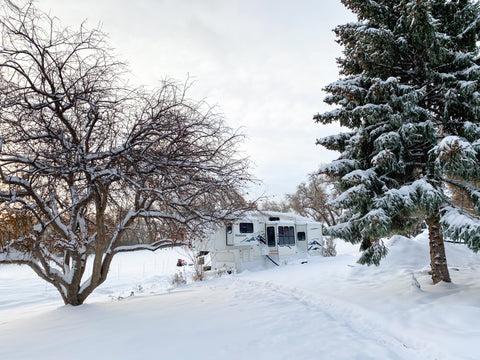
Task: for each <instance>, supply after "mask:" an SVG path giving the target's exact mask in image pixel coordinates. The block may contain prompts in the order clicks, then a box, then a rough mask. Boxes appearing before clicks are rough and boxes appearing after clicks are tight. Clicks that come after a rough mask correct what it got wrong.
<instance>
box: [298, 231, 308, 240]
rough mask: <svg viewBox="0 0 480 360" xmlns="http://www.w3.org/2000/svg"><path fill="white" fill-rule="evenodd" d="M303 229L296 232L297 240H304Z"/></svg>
mask: <svg viewBox="0 0 480 360" xmlns="http://www.w3.org/2000/svg"><path fill="white" fill-rule="evenodd" d="M305 238H306V237H305V231H299V232H297V239H298V241H305Z"/></svg>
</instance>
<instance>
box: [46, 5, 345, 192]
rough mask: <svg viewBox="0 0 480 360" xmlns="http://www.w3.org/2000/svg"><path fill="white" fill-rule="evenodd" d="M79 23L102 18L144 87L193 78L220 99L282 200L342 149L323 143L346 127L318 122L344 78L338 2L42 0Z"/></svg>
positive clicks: (198, 92) (260, 173)
mask: <svg viewBox="0 0 480 360" xmlns="http://www.w3.org/2000/svg"><path fill="white" fill-rule="evenodd" d="M37 6H38V7H39V8H41V9H42V10H44V11H47V12H50V14H51V15H54V16H57V17H59V18H60V19H61V20H62V23H63V24H65V25H69V26H72V27H76V26H78V25H79V24H80V23H81V22H82V21H83V20H85V19H87V20H88V21H87V24H88V25H89V26H90V27H95V26H97V25H98V24H101V26H102V29H103V31H104V32H106V33H107V34H108V35H109V36H110V40H111V45H112V46H113V47H114V48H115V49H116V51H117V53H118V54H119V57H120V59H121V60H125V61H127V62H128V63H129V65H130V69H131V71H132V73H133V74H134V75H135V76H136V79H135V81H136V82H138V84H144V85H147V86H151V87H154V86H156V85H157V84H158V82H159V80H162V79H165V78H173V79H177V80H180V81H182V82H183V81H184V80H185V79H186V78H187V76H190V78H191V79H193V80H194V81H195V84H194V86H193V88H192V91H191V92H190V95H191V97H193V98H195V99H198V100H200V99H204V98H205V99H206V100H207V102H208V103H209V104H211V105H218V106H219V108H220V110H221V112H223V113H224V114H225V118H226V122H227V123H228V124H229V126H231V127H233V128H235V129H237V128H241V129H242V131H243V132H244V133H246V135H247V141H246V143H245V145H244V148H243V150H244V151H245V152H246V154H247V155H248V156H249V157H250V159H251V160H252V162H253V163H254V167H253V169H252V172H253V174H254V175H255V176H256V177H257V178H258V179H260V180H262V181H263V186H261V187H259V188H258V189H256V190H254V191H253V193H256V194H259V193H262V192H264V193H266V194H267V195H273V196H275V199H277V200H279V199H281V198H282V197H283V195H284V194H285V193H293V192H295V190H296V186H297V185H298V184H300V183H301V182H302V181H305V180H306V178H307V174H309V173H311V172H313V171H315V170H316V169H317V168H318V166H319V165H320V164H322V163H327V162H330V161H331V160H333V159H334V158H336V156H337V155H336V154H335V153H332V152H328V151H326V150H325V149H323V148H322V147H320V146H317V145H315V140H316V139H317V138H319V137H322V136H326V135H330V134H334V133H337V132H339V127H338V126H336V125H329V126H325V125H318V124H315V123H314V122H313V120H312V116H313V115H314V114H316V113H317V112H323V111H326V110H327V109H328V106H327V105H326V104H325V103H323V98H324V96H325V94H324V93H323V92H322V88H323V87H324V86H326V85H328V84H329V83H330V82H333V81H335V80H336V79H337V78H338V68H337V64H336V61H335V59H336V58H337V57H338V56H340V55H341V48H340V46H339V45H338V44H337V43H336V42H335V35H334V33H333V31H332V29H333V28H334V27H335V26H337V25H339V24H343V23H346V22H349V21H352V20H353V19H354V17H353V15H352V14H351V13H349V12H348V11H347V10H346V9H345V8H344V7H343V5H342V4H341V3H340V0H135V1H132V0H37Z"/></svg>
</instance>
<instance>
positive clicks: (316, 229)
mask: <svg viewBox="0 0 480 360" xmlns="http://www.w3.org/2000/svg"><path fill="white" fill-rule="evenodd" d="M209 247H210V255H211V260H212V268H213V269H222V268H226V269H227V270H228V269H231V270H233V269H235V270H238V271H242V270H244V269H246V268H249V267H251V266H252V265H253V266H255V265H259V264H266V263H271V264H275V265H280V264H281V263H284V262H286V261H289V260H294V259H305V258H306V257H307V256H308V254H310V255H321V254H322V249H323V236H322V224H321V223H319V222H314V221H312V220H310V219H308V218H305V217H301V216H297V215H294V214H285V213H277V212H270V211H268V212H248V213H246V214H245V215H244V216H242V217H241V218H239V219H236V220H235V221H232V222H231V223H229V224H227V225H224V226H221V227H219V228H218V230H217V231H216V232H215V233H213V234H212V235H211V236H210V239H209Z"/></svg>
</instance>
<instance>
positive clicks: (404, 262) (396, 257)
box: [381, 235, 430, 272]
mask: <svg viewBox="0 0 480 360" xmlns="http://www.w3.org/2000/svg"><path fill="white" fill-rule="evenodd" d="M386 245H387V247H388V254H387V256H386V258H385V259H384V260H383V262H382V263H381V266H385V267H391V268H397V269H404V270H407V271H411V272H412V271H415V270H418V269H419V268H422V267H423V266H425V265H426V264H429V263H430V258H429V248H428V239H426V238H423V237H416V238H413V239H409V238H407V237H404V236H400V235H395V236H392V238H391V239H390V240H389V241H388V242H387V244H386Z"/></svg>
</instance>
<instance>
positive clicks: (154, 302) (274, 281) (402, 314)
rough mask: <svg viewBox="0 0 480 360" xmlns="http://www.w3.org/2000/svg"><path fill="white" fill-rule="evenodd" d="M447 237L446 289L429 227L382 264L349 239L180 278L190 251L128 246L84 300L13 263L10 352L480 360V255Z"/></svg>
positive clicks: (392, 246) (4, 327)
mask: <svg viewBox="0 0 480 360" xmlns="http://www.w3.org/2000/svg"><path fill="white" fill-rule="evenodd" d="M446 245H447V249H446V250H447V260H448V262H449V267H450V271H451V277H452V280H453V283H452V284H445V283H441V284H439V285H436V286H433V285H431V280H430V276H429V275H428V269H429V265H428V264H429V255H428V254H429V252H428V240H427V237H426V234H421V235H420V236H418V237H417V238H415V239H407V238H404V237H398V236H397V237H394V238H392V239H391V240H389V241H388V242H387V246H388V248H389V254H388V255H387V258H386V259H384V260H383V262H382V263H381V266H380V267H366V266H362V265H358V264H356V262H355V261H356V259H357V258H358V253H357V251H356V250H355V249H356V248H353V247H350V246H348V245H344V244H342V243H339V244H338V245H337V248H338V250H339V253H340V254H339V255H338V256H337V257H334V258H322V257H311V258H310V259H309V262H308V264H303V265H302V264H296V263H294V264H289V265H286V266H282V267H278V268H277V267H272V268H269V269H263V270H258V271H250V272H244V273H241V274H235V275H223V276H221V277H216V278H212V279H209V280H207V281H204V282H197V283H189V284H187V285H180V286H173V285H172V284H171V280H172V275H173V274H174V273H175V272H176V271H178V269H177V268H176V266H175V264H176V260H177V258H180V257H182V258H186V256H185V254H183V253H181V251H180V250H177V249H169V250H161V251H157V252H155V253H149V252H141V253H131V254H121V255H119V256H118V257H117V258H116V259H115V261H114V263H113V265H112V269H111V273H110V275H109V279H108V280H107V281H106V283H105V284H103V285H102V286H101V287H100V288H98V289H97V290H96V291H95V292H94V294H93V295H92V296H91V297H90V298H89V299H88V300H87V303H86V304H85V305H83V306H80V307H71V306H63V305H62V303H61V299H60V296H59V295H57V293H56V290H55V289H54V288H53V287H51V286H49V285H46V284H45V283H44V282H43V281H42V280H40V279H38V278H36V276H35V275H34V274H33V273H32V272H31V271H30V270H29V269H28V268H25V267H19V266H14V265H1V266H0V291H1V297H0V346H1V348H0V357H1V359H2V360H9V359H110V358H111V359H113V358H114V359H131V358H135V359H151V358H166V359H169V358H177V357H178V358H183V359H216V358H226V359H262V360H269V359H409V360H411V359H449V360H451V359H478V358H480V350H479V349H478V341H479V340H480V284H479V282H478V275H479V273H480V255H476V254H474V253H472V252H471V251H469V250H468V249H466V248H465V246H463V245H454V244H446ZM184 270H185V271H187V270H188V269H184ZM416 283H418V284H419V286H420V288H418V287H417V286H416V285H415V284H416ZM132 292H133V295H132V296H130V294H132Z"/></svg>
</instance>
